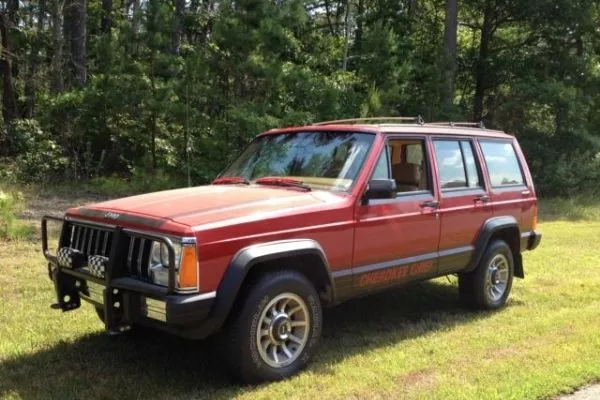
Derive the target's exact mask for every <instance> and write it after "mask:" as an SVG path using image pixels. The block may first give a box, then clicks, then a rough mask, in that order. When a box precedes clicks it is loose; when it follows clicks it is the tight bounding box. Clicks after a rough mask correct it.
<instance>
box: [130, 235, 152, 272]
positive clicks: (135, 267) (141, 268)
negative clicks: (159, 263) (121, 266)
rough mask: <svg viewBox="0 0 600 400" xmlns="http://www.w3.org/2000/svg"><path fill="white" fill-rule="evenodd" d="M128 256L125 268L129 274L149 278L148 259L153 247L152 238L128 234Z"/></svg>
mask: <svg viewBox="0 0 600 400" xmlns="http://www.w3.org/2000/svg"><path fill="white" fill-rule="evenodd" d="M127 240H128V242H129V243H128V245H127V258H126V260H125V268H126V269H127V272H128V273H129V275H131V276H134V277H138V278H142V279H149V278H150V276H149V274H148V261H149V260H150V251H151V249H152V240H150V239H145V238H142V237H136V236H127Z"/></svg>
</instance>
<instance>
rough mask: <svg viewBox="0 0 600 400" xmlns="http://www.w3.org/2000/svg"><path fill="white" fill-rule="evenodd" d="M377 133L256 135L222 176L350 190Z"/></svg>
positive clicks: (316, 187)
mask: <svg viewBox="0 0 600 400" xmlns="http://www.w3.org/2000/svg"><path fill="white" fill-rule="evenodd" d="M374 138H375V135H372V134H368V133H351V132H295V133H281V134H272V135H264V136H261V137H258V138H256V139H255V140H254V141H253V142H252V143H251V144H250V146H249V147H248V148H247V149H246V150H245V151H244V152H243V153H242V155H241V156H240V157H239V158H238V159H237V160H236V161H235V162H234V163H233V164H232V165H231V166H230V167H229V168H228V169H227V170H225V171H224V172H223V173H222V174H221V175H220V176H221V177H241V178H245V179H247V180H248V181H254V180H256V179H258V178H262V177H265V176H269V177H272V176H273V177H275V176H276V177H288V178H294V179H298V180H300V181H302V182H303V183H304V184H306V185H308V186H311V187H313V188H315V189H328V190H344V191H345V190H348V189H350V187H351V186H352V183H353V182H354V180H355V179H356V177H357V176H358V173H359V171H360V169H361V167H362V164H363V162H364V160H365V158H366V157H367V154H368V151H369V149H370V148H371V144H372V143H373V140H374Z"/></svg>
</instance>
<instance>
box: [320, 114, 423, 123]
mask: <svg viewBox="0 0 600 400" xmlns="http://www.w3.org/2000/svg"><path fill="white" fill-rule="evenodd" d="M373 121H378V122H381V121H396V122H416V123H417V124H419V125H424V124H425V121H423V118H422V117H421V116H420V115H419V116H416V117H371V118H350V119H338V120H334V121H323V122H315V123H314V124H313V125H334V124H355V123H360V122H373Z"/></svg>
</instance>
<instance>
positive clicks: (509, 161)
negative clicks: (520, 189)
mask: <svg viewBox="0 0 600 400" xmlns="http://www.w3.org/2000/svg"><path fill="white" fill-rule="evenodd" d="M480 144H481V151H482V152H483V157H484V158H485V163H486V165H487V169H488V172H489V174H490V181H491V183H492V186H494V187H499V186H506V185H522V184H524V183H525V179H524V178H523V172H522V171H521V166H520V164H519V160H518V158H517V155H516V153H515V149H514V147H513V146H512V144H511V143H507V142H491V141H480Z"/></svg>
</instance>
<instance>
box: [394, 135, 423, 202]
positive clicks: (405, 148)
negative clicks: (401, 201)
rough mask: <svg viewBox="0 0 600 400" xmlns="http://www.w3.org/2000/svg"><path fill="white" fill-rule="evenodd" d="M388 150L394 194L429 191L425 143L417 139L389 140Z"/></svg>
mask: <svg viewBox="0 0 600 400" xmlns="http://www.w3.org/2000/svg"><path fill="white" fill-rule="evenodd" d="M388 149H389V157H390V165H391V173H392V179H394V180H395V181H396V189H397V192H396V194H404V193H411V192H420V191H426V190H429V184H428V182H429V179H428V178H427V174H428V168H427V158H426V157H425V142H424V141H423V140H419V139H391V140H390V141H389V142H388Z"/></svg>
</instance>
